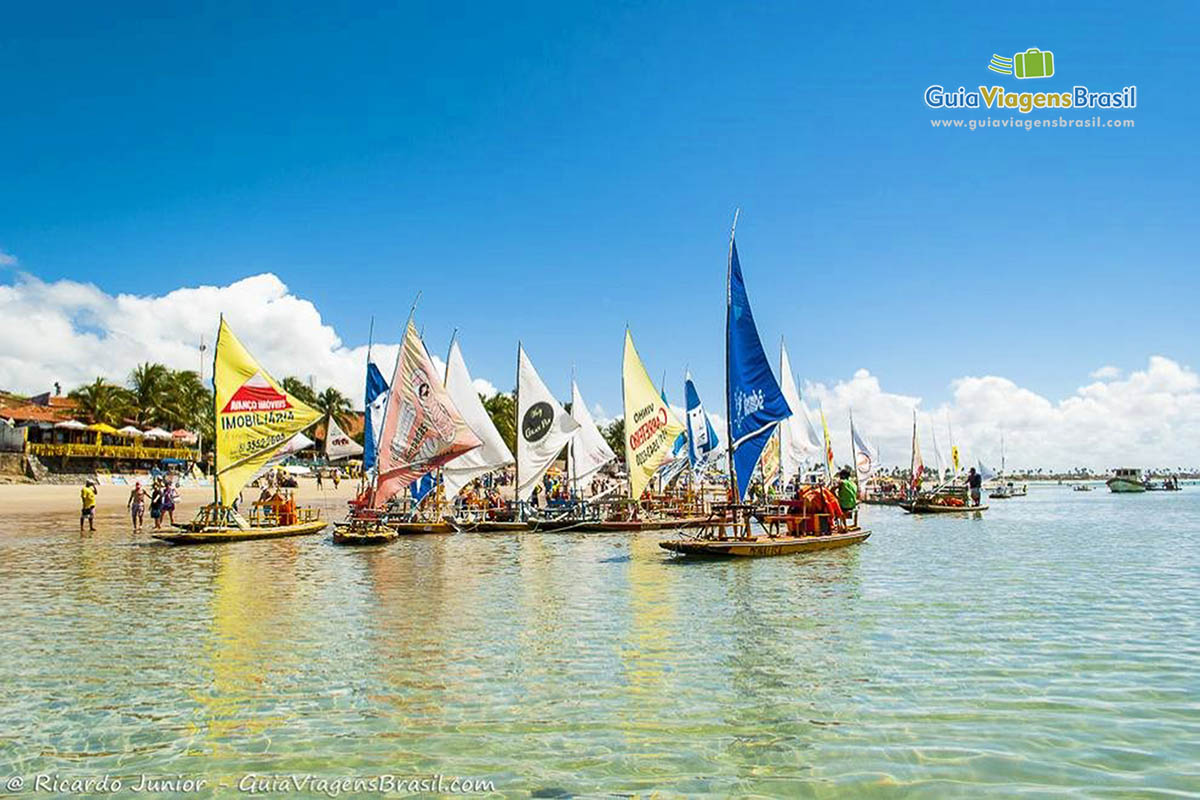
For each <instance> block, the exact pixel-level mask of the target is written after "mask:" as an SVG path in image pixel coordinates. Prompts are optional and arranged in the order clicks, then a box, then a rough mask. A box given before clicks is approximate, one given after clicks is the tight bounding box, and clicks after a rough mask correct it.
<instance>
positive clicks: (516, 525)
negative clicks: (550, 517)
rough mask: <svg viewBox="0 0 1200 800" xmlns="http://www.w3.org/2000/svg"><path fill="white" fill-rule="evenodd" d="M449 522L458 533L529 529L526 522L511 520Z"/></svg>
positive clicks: (504, 531) (509, 531)
mask: <svg viewBox="0 0 1200 800" xmlns="http://www.w3.org/2000/svg"><path fill="white" fill-rule="evenodd" d="M450 524H451V525H453V526H454V529H455V530H456V531H458V532H459V533H521V532H522V531H527V530H529V525H528V523H525V522H513V521H511V520H509V521H500V520H483V521H481V522H465V521H464V522H460V521H457V520H452V521H451V522H450Z"/></svg>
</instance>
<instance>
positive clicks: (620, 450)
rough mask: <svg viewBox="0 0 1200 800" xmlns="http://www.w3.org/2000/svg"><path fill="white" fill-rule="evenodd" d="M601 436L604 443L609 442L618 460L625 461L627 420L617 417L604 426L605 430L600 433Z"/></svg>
mask: <svg viewBox="0 0 1200 800" xmlns="http://www.w3.org/2000/svg"><path fill="white" fill-rule="evenodd" d="M600 435H601V436H603V437H604V441H606V442H608V446H609V447H611V448H612V451H613V452H614V453H616V455H617V458H619V459H620V460H622V461H624V460H625V418H624V417H617V418H616V419H614V420H613V421H612V422H610V423H608V424H607V425H605V426H604V430H602V431H600Z"/></svg>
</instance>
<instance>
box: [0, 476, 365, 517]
mask: <svg viewBox="0 0 1200 800" xmlns="http://www.w3.org/2000/svg"><path fill="white" fill-rule="evenodd" d="M84 480H86V478H85V477H83V476H81V477H80V480H79V482H78V483H76V484H50V483H10V484H0V509H3V512H2V513H3V515H4V516H5V517H16V516H23V515H30V514H34V515H60V514H68V513H74V514H78V512H79V510H80V507H81V502H80V497H79V490H80V489H82V488H83V482H84ZM298 483H299V485H298V486H297V487H296V488H295V489H288V490H286V491H290V492H294V493H295V497H296V502H297V503H298V504H299V505H312V506H316V507H318V508H320V509H321V511H322V515H323V516H325V517H326V518H327V519H329V520H330V521H332V520H334V519H341V517H342V516H344V515H345V512H346V503H347V501H349V500H351V499H352V498H353V497H354V495H355V490H356V489H357V488H358V482H357V481H353V480H343V481H342V482H341V485H340V486H339V487H338V488H337V489H334V487H333V484H332V483H331V482H330V481H325V482H324V486H323V487H321V488H318V487H317V483H316V481H315V480H313V479H311V478H301V479H300V480H299V481H298ZM142 486H143V487H144V488H146V489H147V491H149V484H148V483H146V482H144V483H143V484H142ZM132 489H133V485H132V484H129V485H126V486H120V485H111V484H109V485H104V484H102V485H100V486H99V487H97V493H96V524H97V527H99V526H100V524H101V521H106V520H110V519H111V518H112V517H113V516H114V515H116V516H122V517H124V516H126V515H127V511H126V503H127V502H128V500H129V492H130V491H131V490H132ZM177 491H178V492H179V496H178V498H177V499H176V501H175V520H176V522H181V521H184V520H188V519H191V518H192V515H193V514H195V512H196V509H198V508H199V507H200V506H202V505H205V504H206V503H211V502H212V497H213V490H212V487H210V486H185V487H180V488H178V489H177ZM258 492H259V490H258V489H255V488H254V487H247V488H246V489H245V490H244V491H243V492H242V504H243V507H248V506H249V504H250V503H251V502H252V501H253V500H254V499H255V498H257V497H258ZM146 523H147V525H151V526H152V525H153V523H152V522H151V519H150V512H149V509H147V511H146Z"/></svg>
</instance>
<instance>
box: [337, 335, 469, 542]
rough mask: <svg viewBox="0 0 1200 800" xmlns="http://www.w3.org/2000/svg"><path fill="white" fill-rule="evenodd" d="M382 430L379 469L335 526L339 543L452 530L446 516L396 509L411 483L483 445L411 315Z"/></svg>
mask: <svg viewBox="0 0 1200 800" xmlns="http://www.w3.org/2000/svg"><path fill="white" fill-rule="evenodd" d="M376 435H377V436H378V442H377V446H376V451H375V458H374V464H375V472H374V474H373V476H372V479H371V482H370V484H369V486H368V487H366V489H365V490H364V492H363V493H362V494H361V495H360V496H359V497H358V498H357V499H356V500H355V503H354V507H353V510H352V511H351V513H350V516H349V517H348V518H347V519H346V520H345V521H344V522H343V523H340V524H338V525H336V526H335V527H334V533H333V541H334V543H335V544H345V545H351V544H353V545H363V544H383V543H386V542H389V541H392V540H394V539H396V538H398V537H399V536H400V535H402V534H416V533H450V532H452V531H453V530H454V528H453V526H452V525H451V524H450V523H448V522H446V521H444V520H440V519H434V520H428V521H426V520H413V519H403V518H398V514H397V512H396V511H395V510H394V509H393V508H392V505H393V503H392V501H393V498H395V497H397V495H399V494H400V493H401V492H404V491H407V490H408V488H409V485H410V484H411V483H413V482H414V481H416V480H418V479H420V478H421V477H422V476H428V475H429V474H430V473H433V472H434V471H435V470H437V469H438V468H439V467H441V466H442V465H443V464H445V463H447V462H449V461H452V460H453V459H455V458H457V457H458V456H461V455H463V454H464V453H468V452H470V451H472V450H474V449H476V448H478V447H479V446H480V445H481V442H480V440H479V437H477V436H476V435H475V434H474V433H473V432H472V431H471V429H470V428H469V427H468V425H467V423H466V421H465V420H464V419H463V418H462V415H461V414H459V412H458V409H457V408H456V407H455V405H454V402H453V400H452V399H451V397H450V395H449V394H448V393H447V391H446V388H445V386H444V385H443V381H442V379H441V378H439V377H438V376H437V374H436V372H435V370H434V367H433V361H432V359H430V357H429V353H428V351H427V350H426V349H425V344H424V342H422V341H421V336H420V334H419V333H418V332H417V328H416V325H414V324H413V320H412V315H411V314H410V315H409V319H408V324H407V325H406V326H405V332H404V341H403V343H402V344H401V346H400V350H399V352H398V353H397V354H396V366H395V368H394V370H393V372H392V380H391V384H390V385H389V387H388V389H387V395H386V403H385V405H384V408H383V414H382V419H381V422H380V426H379V430H378V431H377V432H376Z"/></svg>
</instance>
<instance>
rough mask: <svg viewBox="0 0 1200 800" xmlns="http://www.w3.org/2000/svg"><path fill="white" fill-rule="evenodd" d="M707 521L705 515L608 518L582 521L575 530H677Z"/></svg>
mask: <svg viewBox="0 0 1200 800" xmlns="http://www.w3.org/2000/svg"><path fill="white" fill-rule="evenodd" d="M706 522H708V518H707V517H682V518H680V519H648V520H625V521H620V520H609V521H607V522H583V523H580V524H579V526H578V527H576V528H575V530H577V531H587V532H590V533H602V532H607V531H677V530H685V529H688V528H698V527H700V526H701V525H704V524H705V523H706Z"/></svg>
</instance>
